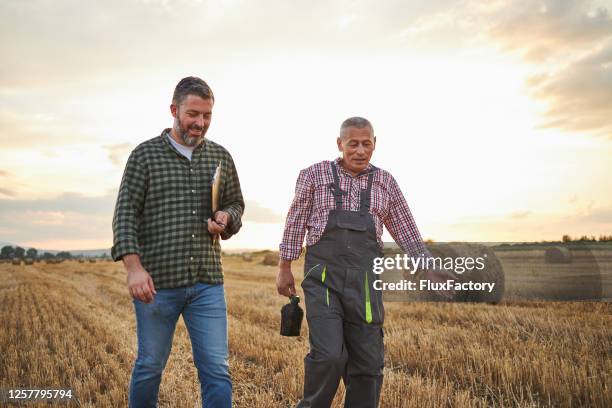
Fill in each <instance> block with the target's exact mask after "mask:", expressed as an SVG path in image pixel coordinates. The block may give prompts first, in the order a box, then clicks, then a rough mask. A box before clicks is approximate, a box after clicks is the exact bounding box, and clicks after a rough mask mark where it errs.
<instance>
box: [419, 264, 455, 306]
mask: <svg viewBox="0 0 612 408" xmlns="http://www.w3.org/2000/svg"><path fill="white" fill-rule="evenodd" d="M424 275H425V279H428V280H430V281H431V282H435V283H446V282H447V281H448V280H453V281H456V280H457V277H456V276H455V275H453V274H452V273H451V272H449V271H447V270H446V269H427V270H426V271H425V273H424ZM434 292H435V293H436V295H438V296H441V297H442V298H444V299H445V300H454V299H455V295H456V293H455V289H450V290H436V291H434Z"/></svg>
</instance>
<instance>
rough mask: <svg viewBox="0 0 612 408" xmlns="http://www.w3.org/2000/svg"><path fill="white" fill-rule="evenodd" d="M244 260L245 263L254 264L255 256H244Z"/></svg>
mask: <svg viewBox="0 0 612 408" xmlns="http://www.w3.org/2000/svg"><path fill="white" fill-rule="evenodd" d="M242 260H243V261H244V262H253V256H251V254H242Z"/></svg>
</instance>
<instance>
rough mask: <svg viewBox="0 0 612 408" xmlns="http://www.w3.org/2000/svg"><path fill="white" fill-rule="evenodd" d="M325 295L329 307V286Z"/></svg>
mask: <svg viewBox="0 0 612 408" xmlns="http://www.w3.org/2000/svg"><path fill="white" fill-rule="evenodd" d="M325 297H326V301H327V307H329V288H325Z"/></svg>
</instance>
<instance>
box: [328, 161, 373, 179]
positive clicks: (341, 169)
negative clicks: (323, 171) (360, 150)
mask: <svg viewBox="0 0 612 408" xmlns="http://www.w3.org/2000/svg"><path fill="white" fill-rule="evenodd" d="M341 161H342V158H341V157H337V158H336V159H335V160H334V163H335V164H336V167H337V168H338V171H339V172H342V174H344V175H345V176H347V177H354V178H358V177H361V176H365V175H367V174H370V173H371V172H373V171H374V170H376V168H375V167H374V166H372V163H369V162H368V166H367V167H366V168H365V169H364V170H363V171H362V172H360V173H359V174H357V175H356V176H353V175H352V174H351V173H349V172H348V171H346V170H345V169H344V167H342V164H340V162H341Z"/></svg>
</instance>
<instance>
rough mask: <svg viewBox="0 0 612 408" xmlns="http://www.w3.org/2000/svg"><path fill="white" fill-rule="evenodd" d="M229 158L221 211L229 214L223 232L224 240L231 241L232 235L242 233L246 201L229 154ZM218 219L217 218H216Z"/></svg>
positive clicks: (225, 162) (226, 163)
mask: <svg viewBox="0 0 612 408" xmlns="http://www.w3.org/2000/svg"><path fill="white" fill-rule="evenodd" d="M227 156H228V158H227V159H226V160H225V161H224V164H225V165H226V168H227V170H226V173H225V174H226V177H225V186H224V187H225V188H224V192H223V203H222V208H221V211H223V212H225V213H227V214H228V217H227V225H226V226H225V229H224V230H223V231H222V232H221V238H222V239H229V238H230V237H231V236H232V235H234V234H236V233H237V232H238V231H240V228H241V227H242V214H243V213H244V199H243V198H242V190H241V189H240V179H239V178H238V172H237V171H236V166H235V165H234V160H233V159H232V157H231V156H230V155H229V153H228V154H227ZM215 219H217V217H215Z"/></svg>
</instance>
